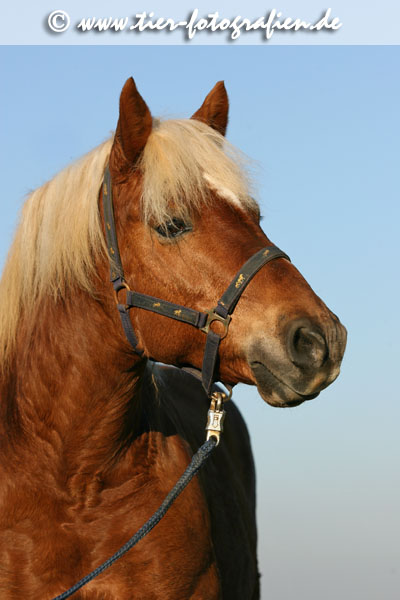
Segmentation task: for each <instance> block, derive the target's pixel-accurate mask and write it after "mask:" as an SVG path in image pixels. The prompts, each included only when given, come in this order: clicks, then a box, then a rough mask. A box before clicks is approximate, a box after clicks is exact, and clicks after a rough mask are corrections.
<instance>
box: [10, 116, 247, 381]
mask: <svg viewBox="0 0 400 600" xmlns="http://www.w3.org/2000/svg"><path fill="white" fill-rule="evenodd" d="M112 143H113V138H110V139H108V140H107V141H105V142H104V143H102V144H101V145H100V146H98V147H97V148H95V149H94V150H92V151H91V152H89V153H88V154H86V155H85V156H83V157H82V158H81V159H80V160H78V161H77V162H75V163H73V164H71V165H70V166H68V167H67V168H65V169H64V170H62V171H61V172H60V173H58V174H57V175H56V176H55V177H54V178H53V179H51V180H50V181H48V182H47V183H46V184H44V185H43V186H41V187H40V188H38V189H37V190H35V191H34V192H33V193H32V194H30V196H29V197H28V198H27V200H26V202H25V204H24V207H23V210H22V214H21V219H20V224H19V226H18V228H17V231H16V235H15V238H14V242H13V244H12V246H11V248H10V251H9V254H8V258H7V261H6V265H5V268H4V271H3V276H2V279H1V281H0V370H1V367H2V366H3V367H4V365H5V364H6V362H7V359H8V357H9V355H10V352H11V351H12V349H13V347H14V344H15V339H16V333H17V329H18V323H19V321H20V318H21V316H22V315H23V314H25V313H26V312H27V311H28V312H29V311H33V309H34V307H35V305H37V303H38V302H40V300H41V299H42V298H43V297H44V296H48V297H51V298H54V299H57V298H58V297H59V296H60V295H63V294H64V293H65V291H66V290H67V289H68V288H71V287H74V286H77V287H79V288H81V289H83V290H86V291H87V292H89V293H92V292H93V278H94V266H95V257H98V256H99V254H101V253H105V251H106V248H105V241H104V236H103V232H102V226H101V218H100V213H99V208H98V198H99V190H100V186H101V183H102V179H103V175H104V170H105V167H106V165H107V162H108V159H109V156H110V152H111V148H112ZM138 167H139V168H140V170H141V172H142V174H143V187H142V197H141V210H142V216H143V220H144V222H146V223H149V224H154V223H157V224H158V225H162V224H165V223H166V222H168V221H169V220H170V219H171V216H172V214H173V215H174V216H186V215H188V214H189V213H191V212H192V211H193V210H199V209H200V208H201V204H202V203H204V202H207V201H208V199H209V197H210V194H209V188H210V187H213V188H215V189H216V190H217V191H218V192H219V193H220V194H221V195H224V196H225V198H226V199H227V200H228V201H231V202H239V203H241V204H242V205H243V207H244V208H250V209H254V208H255V201H254V200H253V198H252V197H251V193H250V183H249V176H248V172H247V162H246V159H244V157H243V155H242V154H241V153H240V152H239V151H238V150H237V149H235V148H234V147H233V146H232V145H230V144H229V143H228V142H227V141H226V140H225V138H224V137H223V136H222V135H220V134H219V133H217V132H216V131H215V130H213V129H211V128H210V127H208V126H207V125H205V124H204V123H201V122H199V121H196V120H169V121H164V122H160V121H158V120H155V121H154V124H153V130H152V132H151V134H150V136H149V139H148V141H147V144H146V147H145V149H144V152H143V154H142V156H141V158H140V162H139V163H138Z"/></svg>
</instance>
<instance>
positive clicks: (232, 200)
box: [109, 79, 346, 406]
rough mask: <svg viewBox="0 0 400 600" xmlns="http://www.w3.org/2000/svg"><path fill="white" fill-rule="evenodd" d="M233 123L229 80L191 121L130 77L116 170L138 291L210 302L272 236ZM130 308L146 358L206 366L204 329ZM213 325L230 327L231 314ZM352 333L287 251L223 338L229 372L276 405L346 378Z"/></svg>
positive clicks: (127, 258) (120, 214) (223, 372)
mask: <svg viewBox="0 0 400 600" xmlns="http://www.w3.org/2000/svg"><path fill="white" fill-rule="evenodd" d="M227 123H228V97H227V93H226V90H225V87H224V84H223V83H222V82H219V83H217V84H216V86H215V87H214V88H213V89H212V91H211V92H210V93H209V94H208V96H207V97H206V99H205V101H204V102H203V104H202V106H201V107H200V108H199V109H198V110H197V111H196V112H195V113H194V115H193V116H192V118H191V119H189V120H175V121H166V122H164V123H160V122H159V121H157V120H154V119H153V118H152V116H151V113H150V110H149V108H148V107H147V105H146V103H145V102H144V100H143V98H142V97H141V96H140V94H139V92H138V91H137V88H136V86H135V83H134V81H133V79H129V80H128V81H127V82H126V84H125V86H124V88H123V90H122V93H121V98H120V112H119V120H118V125H117V129H116V134H115V138H114V142H113V146H112V149H111V154H110V160H109V169H110V173H111V179H112V187H113V198H114V200H113V201H114V213H115V222H116V233H117V237H118V241H119V246H120V254H121V261H122V263H123V265H124V271H125V279H126V281H127V282H128V284H129V287H130V288H131V289H132V290H136V291H138V292H140V293H142V294H147V295H149V296H150V297H154V298H162V299H164V300H167V301H169V302H172V303H175V304H178V305H182V306H186V307H190V308H192V309H195V310H197V311H204V310H205V309H208V308H210V307H212V306H215V304H216V302H217V300H218V298H220V297H221V295H222V294H223V292H224V290H225V289H226V288H227V286H228V285H229V283H230V282H231V280H232V278H233V276H234V275H235V273H237V272H238V270H240V268H241V266H242V265H243V264H244V263H245V262H246V261H247V260H248V259H249V258H250V257H251V256H253V255H254V254H255V253H257V252H259V251H260V250H261V249H262V248H265V247H267V248H268V247H270V246H271V245H272V242H271V241H270V240H269V239H268V237H267V236H266V234H265V233H264V231H263V230H262V229H261V227H260V211H259V208H258V205H257V204H256V202H255V201H254V200H253V199H252V197H251V194H250V191H249V181H248V177H247V176H246V173H245V170H244V168H243V166H242V165H241V164H240V163H241V161H240V158H238V156H237V155H236V154H235V152H234V151H233V150H232V148H231V147H230V145H229V144H228V143H227V142H226V140H225V138H224V135H225V131H226V127H227ZM240 283H241V282H240V275H239V280H238V285H240ZM154 305H156V302H155V303H154ZM130 318H131V322H132V325H133V329H134V331H135V335H136V337H137V339H138V346H139V347H140V348H141V352H142V353H143V355H144V356H145V357H151V358H153V359H154V360H156V361H160V362H163V363H167V364H173V365H176V366H178V367H183V366H187V365H192V366H194V367H196V368H198V369H200V368H201V365H202V358H203V353H204V343H205V338H204V334H203V333H202V332H201V331H199V330H194V329H193V328H192V327H190V325H188V324H187V323H183V322H180V321H179V320H171V319H167V318H166V317H165V316H163V315H160V314H155V313H153V312H151V311H148V310H141V309H140V308H136V309H133V310H132V311H131V312H130ZM211 327H212V329H213V330H215V331H216V332H218V333H220V330H221V323H219V322H214V323H212V325H211ZM345 341H346V330H345V328H344V327H343V326H342V325H341V324H340V322H339V320H338V318H337V317H336V316H335V315H334V314H333V313H332V312H331V311H330V310H329V309H328V308H327V307H326V305H325V304H324V303H323V301H322V300H321V299H320V298H319V297H318V296H317V295H316V294H315V293H314V292H313V290H312V289H311V287H310V286H309V285H308V283H307V282H306V281H305V279H304V278H303V277H302V275H301V274H300V273H299V271H298V270H297V269H296V267H295V266H294V265H293V264H292V263H291V262H290V261H289V260H287V259H286V258H283V257H280V258H277V259H276V260H273V261H271V262H270V263H269V264H267V265H265V266H264V267H263V268H262V269H260V270H259V271H258V272H257V273H256V274H255V275H254V277H253V278H252V280H251V282H250V283H249V285H248V286H247V288H246V289H245V291H244V292H243V294H242V296H241V297H240V299H239V301H238V303H237V306H236V308H235V312H234V314H233V315H232V320H231V323H230V327H229V332H228V335H226V336H225V337H224V339H222V341H221V344H220V348H219V364H218V368H219V378H220V379H221V380H223V381H227V382H229V383H232V384H235V383H238V382H243V383H247V384H253V385H256V386H257V388H258V391H259V393H260V395H261V396H262V398H263V399H264V400H266V401H267V402H268V403H269V404H271V405H273V406H294V405H297V404H300V403H301V402H303V401H304V400H309V399H312V398H315V397H316V396H317V395H318V394H319V392H320V391H321V390H322V389H324V388H325V387H326V386H328V385H329V384H330V383H332V382H333V381H334V380H335V379H336V377H337V376H338V374H339V369H340V363H341V360H342V357H343V352H344V349H345Z"/></svg>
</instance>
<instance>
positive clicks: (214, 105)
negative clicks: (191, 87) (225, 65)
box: [192, 81, 229, 135]
mask: <svg viewBox="0 0 400 600" xmlns="http://www.w3.org/2000/svg"><path fill="white" fill-rule="evenodd" d="M228 110H229V100H228V94H227V93H226V89H225V85H224V82H223V81H218V83H216V84H215V86H214V87H213V89H212V90H211V92H210V93H209V94H208V96H207V97H206V99H205V100H204V102H203V104H202V105H201V107H200V108H199V110H198V111H196V112H195V113H194V115H193V116H192V119H196V120H197V121H202V122H203V123H205V124H206V125H209V126H210V127H212V128H213V129H216V130H217V131H218V132H219V133H221V134H222V135H225V132H226V127H227V125H228Z"/></svg>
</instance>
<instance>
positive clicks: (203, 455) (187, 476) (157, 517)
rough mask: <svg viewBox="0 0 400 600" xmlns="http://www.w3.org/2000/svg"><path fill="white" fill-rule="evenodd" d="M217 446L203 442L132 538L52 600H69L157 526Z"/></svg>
mask: <svg viewBox="0 0 400 600" xmlns="http://www.w3.org/2000/svg"><path fill="white" fill-rule="evenodd" d="M216 444H217V440H216V438H215V437H212V438H210V439H209V440H208V441H207V442H205V443H204V444H203V445H202V446H201V448H199V449H198V451H197V452H196V454H195V455H194V456H193V458H192V460H191V463H190V465H189V466H188V468H187V469H186V471H185V472H184V474H183V475H182V477H181V478H180V479H179V481H178V482H177V483H176V484H175V486H174V487H173V488H172V490H171V491H170V492H169V494H168V495H167V496H166V498H165V500H164V502H163V503H162V504H161V506H160V508H159V509H158V510H157V511H156V512H155V513H154V515H153V516H152V517H150V519H149V520H148V521H147V522H146V523H145V524H144V525H143V526H142V527H141V528H140V529H139V531H137V532H136V533H135V535H134V536H132V537H131V539H130V540H128V541H127V542H126V544H124V545H123V546H122V548H120V549H119V550H118V551H117V552H116V553H115V554H113V555H112V556H111V557H110V558H109V559H108V560H106V561H105V562H104V563H103V564H102V565H100V566H99V567H97V568H96V569H94V571H92V572H91V573H89V575H86V576H85V577H83V578H82V579H81V580H80V581H78V582H77V583H76V584H75V585H73V586H72V587H71V588H69V590H67V591H66V592H63V593H62V594H60V595H59V596H56V597H55V598H53V600H64V598H69V597H70V596H72V594H74V593H75V592H77V591H78V590H80V589H81V587H83V586H84V585H86V584H87V583H89V581H91V580H92V579H94V578H95V577H97V575H99V574H100V573H102V572H103V571H105V570H106V569H108V567H110V566H111V565H112V564H113V563H114V562H115V561H116V560H118V559H119V558H121V556H123V555H124V554H125V553H126V552H128V550H130V549H131V548H132V547H133V546H135V544H137V543H138V542H139V541H140V540H141V539H142V538H144V537H145V535H147V534H148V533H149V531H151V530H152V529H153V527H155V526H156V525H157V523H158V522H159V521H161V519H162V518H163V516H164V515H165V513H166V512H167V511H168V509H169V508H170V506H171V504H172V503H173V502H174V500H176V498H177V497H178V496H179V494H180V493H181V492H182V491H183V490H184V489H185V487H186V486H187V485H188V483H190V481H191V480H192V479H193V477H194V476H195V475H196V473H197V472H198V471H199V469H200V468H201V467H202V466H203V464H204V463H205V462H206V460H207V458H208V457H209V455H210V454H211V452H212V451H213V449H214V448H215V446H216Z"/></svg>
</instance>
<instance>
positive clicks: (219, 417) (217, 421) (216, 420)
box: [206, 390, 232, 446]
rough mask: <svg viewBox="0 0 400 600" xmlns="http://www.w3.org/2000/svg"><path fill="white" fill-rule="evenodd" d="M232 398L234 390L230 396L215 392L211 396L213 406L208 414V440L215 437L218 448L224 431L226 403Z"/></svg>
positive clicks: (211, 405)
mask: <svg viewBox="0 0 400 600" xmlns="http://www.w3.org/2000/svg"><path fill="white" fill-rule="evenodd" d="M231 397H232V390H230V392H229V394H225V392H213V393H212V395H211V404H210V408H209V410H208V413H207V425H206V431H207V438H206V439H207V440H209V439H210V438H212V437H214V438H215V439H216V440H217V446H218V444H219V441H220V437H221V433H222V432H223V430H224V421H225V415H226V411H225V410H224V402H228V400H230V399H231Z"/></svg>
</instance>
